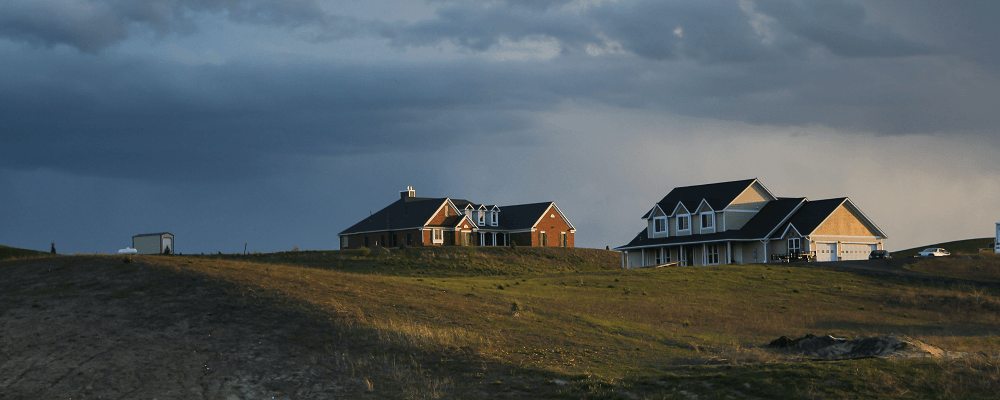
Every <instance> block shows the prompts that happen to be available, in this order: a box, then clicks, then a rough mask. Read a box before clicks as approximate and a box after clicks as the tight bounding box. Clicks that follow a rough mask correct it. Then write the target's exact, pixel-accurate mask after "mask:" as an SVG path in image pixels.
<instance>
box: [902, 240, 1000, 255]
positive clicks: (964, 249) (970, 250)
mask: <svg viewBox="0 0 1000 400" xmlns="http://www.w3.org/2000/svg"><path fill="white" fill-rule="evenodd" d="M994 239H995V238H991V237H987V238H979V239H965V240H955V241H951V242H944V243H938V244H929V245H926V246H920V247H914V248H912V249H906V250H900V251H896V252H893V253H892V256H893V257H894V258H901V257H913V256H915V255H917V253H919V252H921V251H923V250H924V249H926V248H928V247H943V248H945V249H946V250H948V251H949V252H951V254H978V253H979V249H980V248H983V247H986V246H988V245H989V244H990V243H993V240H994Z"/></svg>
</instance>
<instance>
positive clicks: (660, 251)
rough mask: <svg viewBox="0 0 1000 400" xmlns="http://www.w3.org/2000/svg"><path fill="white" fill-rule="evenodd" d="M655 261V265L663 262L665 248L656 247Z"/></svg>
mask: <svg viewBox="0 0 1000 400" xmlns="http://www.w3.org/2000/svg"><path fill="white" fill-rule="evenodd" d="M653 261H654V262H653V265H660V264H663V248H662V247H660V248H657V249H656V259H655V260H653Z"/></svg>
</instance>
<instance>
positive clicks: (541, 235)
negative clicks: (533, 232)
mask: <svg viewBox="0 0 1000 400" xmlns="http://www.w3.org/2000/svg"><path fill="white" fill-rule="evenodd" d="M548 242H549V241H548V238H547V237H546V236H545V231H542V232H538V245H539V246H548V245H549V243H548Z"/></svg>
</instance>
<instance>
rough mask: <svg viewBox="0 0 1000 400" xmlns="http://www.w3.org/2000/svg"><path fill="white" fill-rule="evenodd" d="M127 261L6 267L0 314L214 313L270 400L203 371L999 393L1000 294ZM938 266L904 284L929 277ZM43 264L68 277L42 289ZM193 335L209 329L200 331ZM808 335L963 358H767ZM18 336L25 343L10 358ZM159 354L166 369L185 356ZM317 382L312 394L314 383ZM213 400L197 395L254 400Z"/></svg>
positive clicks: (531, 386)
mask: <svg viewBox="0 0 1000 400" xmlns="http://www.w3.org/2000/svg"><path fill="white" fill-rule="evenodd" d="M123 259H124V258H123V257H120V256H85V257H56V258H39V259H20V260H13V261H6V262H0V282H3V283H0V285H2V287H0V289H2V290H3V293H4V294H3V295H0V307H2V308H0V310H2V311H3V314H0V315H3V318H8V316H22V317H24V316H28V317H30V315H31V312H33V310H34V311H38V309H39V308H41V309H42V310H45V309H46V307H50V308H51V309H53V310H55V309H58V307H61V306H60V304H63V303H66V302H68V301H69V300H70V299H78V298H83V297H86V296H90V297H89V298H98V299H105V300H102V301H106V302H107V303H109V304H111V303H114V304H118V303H122V304H126V303H127V304H134V305H136V306H143V307H149V308H155V307H160V306H161V304H158V303H162V302H176V301H177V300H174V299H176V298H179V296H180V297H184V296H186V297H184V298H185V299H187V300H185V301H190V302H192V304H195V305H193V306H192V307H201V308H204V307H209V305H206V304H204V301H211V302H212V303H211V304H216V303H218V304H223V305H224V307H223V306H218V307H221V308H218V307H216V308H211V307H209V308H210V309H208V311H205V313H206V315H207V313H211V314H212V315H213V317H211V318H219V317H216V316H217V315H229V316H233V317H232V318H236V317H235V315H243V316H244V317H245V318H246V320H240V323H239V326H241V327H242V329H244V330H245V331H246V335H245V336H246V337H249V338H252V337H267V338H268V340H269V341H270V343H272V345H271V346H264V345H263V344H261V343H258V344H254V343H253V340H250V342H248V343H243V342H244V341H246V340H248V339H246V338H243V337H241V335H239V334H234V333H231V332H230V333H227V334H229V335H233V337H232V339H231V340H232V341H233V343H236V344H232V345H231V346H234V347H238V348H241V349H242V348H244V347H245V348H253V349H256V350H253V351H255V352H265V353H267V352H271V353H273V354H275V356H274V357H275V359H274V360H273V361H277V360H279V359H282V357H284V358H285V359H290V360H299V361H295V362H294V366H289V365H286V367H285V368H286V369H288V368H290V369H291V370H294V371H300V372H297V373H298V374H299V375H300V376H302V377H303V378H302V380H300V381H305V382H306V383H308V384H305V383H303V384H301V385H300V386H294V387H291V386H288V387H285V386H281V385H277V386H275V385H271V386H267V385H263V384H260V382H265V381H267V380H266V379H264V378H262V377H261V376H257V378H256V379H257V381H256V382H258V383H253V382H254V379H252V378H253V376H255V375H254V374H258V375H260V374H265V372H260V371H261V370H260V369H259V368H258V369H254V368H250V367H246V366H242V365H243V364H240V363H241V362H250V361H251V360H250V359H242V358H240V357H237V354H242V353H239V352H237V351H235V350H232V351H231V353H229V352H226V351H218V353H219V355H218V356H217V357H219V358H220V359H219V360H217V361H218V362H220V363H223V361H222V360H223V359H225V361H224V363H228V364H227V365H231V366H232V368H231V369H232V370H240V371H244V372H243V375H240V376H243V377H244V378H246V379H243V378H239V377H237V376H219V377H217V379H219V380H220V381H221V380H222V379H223V378H225V379H230V380H232V381H238V380H239V379H243V380H242V381H240V382H242V383H241V385H242V386H241V387H242V388H244V389H245V388H254V390H258V391H257V392H253V393H264V394H268V393H270V394H271V395H276V397H275V398H302V397H311V398H317V397H329V398H566V399H579V398H588V399H589V398H608V399H619V398H621V399H643V398H648V399H654V398H655V399H662V398H678V399H691V398H699V399H706V398H720V399H729V398H811V399H816V398H873V399H874V398H993V397H994V396H995V393H996V392H997V390H998V389H1000V383H998V382H1000V369H998V361H1000V360H998V359H997V357H996V355H997V354H1000V337H998V336H997V333H998V332H1000V297H998V294H997V293H995V292H994V291H992V290H990V289H983V288H981V287H976V286H948V285H936V284H932V283H926V282H915V281H908V280H905V279H900V278H895V277H872V276H864V275H855V274H852V273H850V272H841V271H832V270H828V269H817V268H811V267H809V266H808V265H792V266H790V265H787V264H786V265H731V266H716V267H690V268H662V269H644V270H627V271H626V270H621V269H620V268H619V265H620V261H619V260H620V259H619V255H618V253H615V252H608V251H602V250H592V249H530V248H522V249H510V248H488V249H474V248H448V249H429V248H427V249H424V248H410V249H406V250H395V249H394V250H391V251H374V252H372V253H371V254H368V255H361V254H360V253H358V252H356V251H322V252H318V251H306V252H282V253H273V254H252V255H204V256H135V257H133V261H132V262H130V263H124V262H123ZM958 261H969V260H933V262H935V263H936V262H941V263H945V264H944V265H945V267H946V266H947V265H949V264H948V263H951V262H956V263H957V262H958ZM974 261H978V262H980V264H977V265H979V268H980V269H979V271H983V270H984V269H985V270H988V271H991V272H989V273H986V272H983V273H981V274H980V275H977V276H980V277H982V279H987V278H988V277H989V276H994V275H989V274H990V273H992V274H995V273H996V271H997V270H1000V260H998V259H995V258H991V259H983V260H974ZM936 265H937V264H933V263H932V264H911V265H910V266H909V267H912V268H914V269H922V270H924V272H927V271H934V268H938V267H937V266H936ZM53 266H56V267H57V269H58V270H59V271H63V272H62V273H61V274H62V275H51V276H50V275H46V274H45V273H42V272H39V271H42V270H44V269H48V268H51V267H53ZM945 267H940V268H945ZM962 268H965V267H962ZM969 268H974V267H969ZM59 276H62V277H63V278H59ZM977 279H978V278H977ZM119 281H120V283H117V284H115V283H114V282H119ZM87 282H91V283H87ZM101 282H104V283H101ZM177 282H188V283H185V284H179V283H177ZM87 285H92V286H87ZM194 286H197V287H198V288H199V289H197V290H194V289H192V287H194ZM26 288H27V289H26ZM98 289H100V290H98ZM95 291H102V292H101V293H98V294H94V293H92V292H95ZM198 291H208V292H211V293H215V295H213V296H215V297H212V298H211V299H206V300H200V298H199V297H198V296H194V295H192V294H191V293H194V292H198ZM102 296H103V297H102ZM43 303H44V304H43ZM32 304H43V305H41V306H40V307H36V308H32ZM213 307H214V306H213ZM61 312H64V313H70V311H61ZM72 312H82V311H72ZM122 312H123V313H126V314H127V313H128V312H129V311H128V310H123V311H122ZM174 312H176V311H174ZM255 315H259V316H261V318H260V319H256V318H253V316H255ZM28 317H24V318H28ZM122 318H124V319H128V320H129V321H131V322H130V323H132V324H133V325H134V326H133V325H130V327H128V329H138V328H136V327H137V326H138V327H141V326H143V325H142V321H143V318H152V317H150V316H145V317H139V316H125V317H122ZM200 318H202V319H204V318H206V317H205V316H203V315H202V316H200ZM211 318H210V319H211ZM241 318H243V317H241ZM187 320H191V318H188V319H187ZM276 320H277V321H282V320H289V321H297V322H295V323H294V324H290V325H294V326H295V327H296V328H295V329H276V328H275V326H274V325H273V324H270V325H269V324H268V323H269V321H276ZM44 321H45V320H41V321H38V322H39V323H44ZM157 323H158V324H160V325H164V326H169V327H176V326H177V324H179V323H180V322H178V321H173V320H169V321H166V322H163V321H161V322H157ZM188 323H189V324H191V323H194V322H188ZM200 324H202V328H201V329H205V328H204V326H211V325H210V324H211V321H206V322H202V323H200ZM206 324H207V325H206ZM279 325H280V326H284V324H279ZM11 326H12V325H11V324H8V325H7V326H5V327H4V329H10V328H11ZM157 326H159V325H157ZM143 329H146V330H152V331H154V333H155V332H156V330H155V329H153V328H148V327H146V328H143ZM171 329H173V328H171ZM223 331H225V330H224V329H221V328H220V330H219V333H217V335H223V334H224V333H222V332H223ZM171 332H173V331H171ZM226 332H228V331H226ZM806 333H814V334H818V335H822V334H833V335H835V336H838V337H847V338H856V337H863V336H873V335H886V334H891V333H896V334H905V335H908V336H910V337H912V338H915V339H918V340H921V341H924V342H926V343H929V344H932V345H935V346H938V347H941V348H944V349H946V350H950V351H956V352H968V353H970V355H969V356H968V357H965V358H962V359H948V360H945V359H924V360H898V359H862V360H842V361H819V362H817V361H810V360H806V359H801V358H799V357H795V356H793V355H790V354H786V353H782V352H780V351H775V350H770V349H767V348H766V345H767V343H768V342H770V341H771V340H773V339H775V338H777V337H779V336H781V335H788V336H792V337H797V336H802V335H804V334H806ZM0 335H3V336H0V339H3V338H9V337H10V336H11V333H10V332H3V333H0ZM14 336H16V335H14ZM22 336H23V335H22ZM29 339H30V338H28V339H25V338H24V337H20V339H19V340H22V342H19V343H23V341H24V340H29ZM29 341H30V340H29ZM258 342H261V341H258ZM170 343H173V344H171V346H173V347H171V348H169V349H168V350H163V351H164V353H166V354H174V353H177V352H185V351H188V350H185V349H187V347H186V346H190V345H189V344H185V343H186V342H176V343H175V342H170ZM164 345H165V344H164ZM241 346H242V347H241ZM20 347H23V346H20ZM265 348H266V349H267V350H266V351H264V349H265ZM248 351H249V350H248ZM3 352H5V353H8V354H0V356H2V355H6V356H7V359H8V360H10V359H18V360H24V359H26V356H25V355H24V351H22V350H20V349H14V348H12V347H5V348H4V349H3ZM271 353H267V354H271ZM290 354H291V355H290ZM12 357H13V358H12ZM226 357H228V358H226ZM262 357H266V355H265V356H262ZM286 362H287V360H286ZM22 363H23V361H22ZM254 365H258V364H254ZM35 368H37V366H36V367H35ZM142 368H170V366H162V365H161V366H157V367H154V366H151V365H146V364H143V366H142ZM176 368H182V367H180V366H178V367H176ZM23 370H24V367H23V365H21V364H18V363H16V362H15V363H12V362H10V361H8V362H6V363H4V362H3V361H0V391H2V390H3V389H4V388H5V387H6V388H8V389H10V388H18V390H21V391H20V392H17V393H22V394H23V397H16V396H15V397H12V398H31V396H33V395H37V394H39V393H41V394H53V393H52V392H44V390H45V389H44V388H42V387H40V388H38V390H39V392H30V388H31V386H30V385H29V386H27V389H25V387H26V386H24V385H21V384H19V383H18V382H19V380H18V379H17V378H16V377H14V376H12V375H13V374H14V373H15V372H16V373H22V372H23ZM29 370H30V369H29ZM18 371H20V372H18ZM302 371H305V372H302ZM247 377H249V378H247ZM317 377H321V378H322V379H321V382H324V383H323V384H320V383H318V382H320V381H316V382H313V381H309V379H320V378H317ZM307 378H308V379H307ZM43 380H44V379H43ZM227 382H229V381H227ZM268 382H269V381H268ZM203 383H204V382H203ZM313 383H315V385H313V386H309V385H311V384H313ZM4 385H7V386H4ZM254 385H257V386H254ZM261 385H263V386H261ZM316 385H318V386H316ZM324 385H326V386H324ZM206 387H208V386H206ZM220 387H221V386H220ZM309 387H323V388H325V389H323V390H326V391H319V389H315V391H310V390H313V389H309ZM282 388H284V389H282ZM206 390H207V389H206ZM225 390H227V389H224V388H222V389H217V390H216V391H214V392H211V393H213V394H217V395H218V397H211V396H207V395H206V396H205V397H204V398H226V397H225V396H227V395H229V394H232V395H234V396H237V397H238V398H250V397H240V395H239V394H238V393H237V392H235V391H233V390H234V389H228V390H229V391H228V392H227V391H225ZM8 393H10V392H9V391H8ZM205 393H209V392H207V391H206V392H205ZM248 393H249V392H248ZM59 394H62V393H59ZM43 397H44V396H43ZM251 397H252V396H251ZM74 398H76V397H75V396H74ZM159 398H171V397H170V396H161V397H159ZM177 398H181V397H177Z"/></svg>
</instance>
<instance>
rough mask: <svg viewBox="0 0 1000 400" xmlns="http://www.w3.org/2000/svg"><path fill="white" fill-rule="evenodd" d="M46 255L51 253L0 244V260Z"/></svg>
mask: <svg viewBox="0 0 1000 400" xmlns="http://www.w3.org/2000/svg"><path fill="white" fill-rule="evenodd" d="M46 256H51V254H50V253H45V252H42V251H37V250H28V249H19V248H17V247H9V246H4V245H0V260H9V259H12V258H29V257H46Z"/></svg>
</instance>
